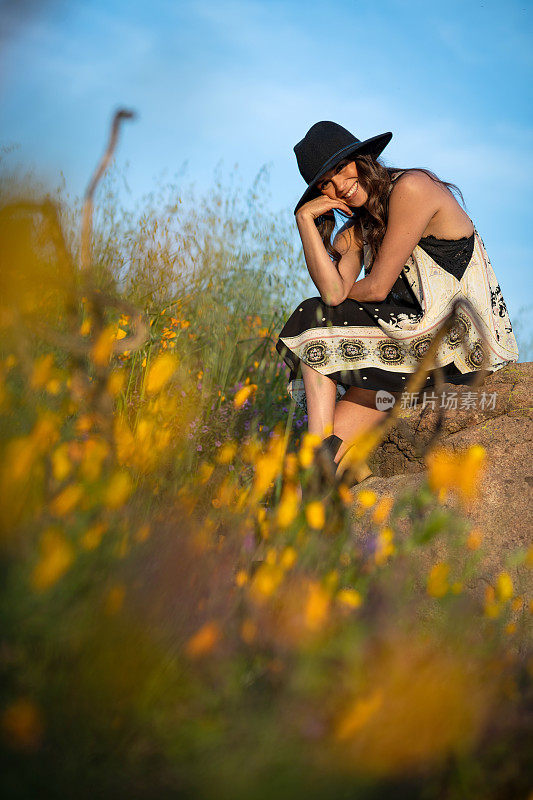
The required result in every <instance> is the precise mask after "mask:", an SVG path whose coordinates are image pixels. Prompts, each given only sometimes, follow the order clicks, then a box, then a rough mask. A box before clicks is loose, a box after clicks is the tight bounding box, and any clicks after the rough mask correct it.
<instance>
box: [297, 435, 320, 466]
mask: <svg viewBox="0 0 533 800" xmlns="http://www.w3.org/2000/svg"><path fill="white" fill-rule="evenodd" d="M320 442H321V439H320V436H319V435H318V434H316V433H305V434H304V436H303V439H302V445H301V447H300V452H299V453H298V458H299V460H300V465H301V466H302V467H303V469H307V468H308V467H310V466H311V464H312V463H313V458H314V454H315V450H316V448H317V447H318V445H319V444H320Z"/></svg>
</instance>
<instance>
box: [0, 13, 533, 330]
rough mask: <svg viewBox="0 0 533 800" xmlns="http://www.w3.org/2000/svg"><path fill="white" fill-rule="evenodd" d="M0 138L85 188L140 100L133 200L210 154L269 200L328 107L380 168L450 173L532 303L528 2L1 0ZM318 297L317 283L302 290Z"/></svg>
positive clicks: (127, 133)
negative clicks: (383, 136)
mask: <svg viewBox="0 0 533 800" xmlns="http://www.w3.org/2000/svg"><path fill="white" fill-rule="evenodd" d="M0 17H1V20H2V21H1V22H0V26H1V29H0V37H1V38H0V44H1V48H0V52H1V55H0V129H1V131H2V135H1V137H0V144H1V145H4V146H6V145H7V146H10V145H13V146H16V149H15V150H14V151H13V152H12V153H11V154H10V156H9V161H10V162H11V163H13V164H14V163H20V164H23V165H25V166H35V167H38V170H39V172H40V174H41V175H43V176H44V177H47V178H48V179H49V180H51V181H52V182H54V181H55V182H58V176H59V173H60V171H62V172H63V173H64V175H65V178H66V181H67V186H68V189H69V191H70V192H71V193H73V194H81V193H82V192H83V189H84V188H85V185H86V182H87V179H88V177H89V175H90V173H91V171H92V169H93V168H94V165H95V162H96V159H97V158H98V156H99V155H100V153H101V151H102V147H103V142H104V139H105V136H106V134H107V127H108V123H109V119H110V116H111V113H112V111H113V110H114V109H115V108H117V107H118V106H121V105H122V106H125V107H130V108H133V109H135V110H136V111H137V112H138V114H139V117H138V119H137V121H136V122H135V123H131V124H128V125H127V126H126V127H125V128H124V131H123V136H122V139H121V142H120V146H119V154H118V156H117V161H118V163H119V165H120V164H124V163H126V162H129V165H130V166H129V169H128V183H129V186H130V188H131V191H132V194H133V198H138V197H140V196H141V195H142V194H143V193H145V192H148V191H150V190H151V189H152V188H153V187H154V182H155V180H156V178H157V177H158V176H161V175H162V174H165V175H167V176H168V177H169V178H171V177H172V176H174V175H175V174H176V173H177V172H178V171H179V170H180V168H181V167H182V165H183V163H184V162H185V161H187V171H186V173H185V174H186V182H187V181H190V180H194V181H196V182H197V185H198V187H199V188H201V189H208V187H209V183H210V180H212V178H213V173H214V168H215V165H216V164H217V163H218V162H219V161H220V160H221V159H222V160H223V165H224V167H225V168H227V169H228V170H230V169H231V168H232V167H233V165H234V164H236V163H238V164H239V166H240V168H241V172H242V174H243V177H244V179H245V180H248V181H251V180H252V178H253V177H254V176H255V175H256V173H257V172H258V170H259V169H260V167H261V166H262V165H263V164H265V163H268V164H269V165H270V175H271V182H270V186H271V194H272V198H271V204H272V206H273V207H274V208H275V209H282V208H286V207H291V208H292V207H293V206H294V205H295V204H296V202H297V200H298V199H299V197H300V195H301V193H302V192H303V190H304V188H305V184H304V182H303V179H302V178H301V176H300V174H299V172H298V169H297V166H296V161H295V158H294V154H293V150H292V148H293V146H294V144H295V143H296V142H297V141H298V140H299V139H301V138H302V137H303V135H304V134H305V132H306V131H307V129H308V128H309V127H310V126H311V125H312V124H313V123H314V122H317V121H318V120H320V119H331V120H334V121H336V122H339V123H340V124H341V125H344V127H346V128H348V129H349V130H351V131H352V132H353V133H354V134H355V135H356V136H358V138H360V139H363V138H367V137H369V136H373V135H375V134H378V133H381V132H383V131H388V130H390V131H392V132H393V134H394V136H393V139H392V141H391V143H390V144H389V146H388V147H387V149H386V150H385V151H384V153H383V159H384V161H385V163H387V164H389V165H397V166H402V167H407V166H422V167H427V168H429V169H432V170H434V171H435V172H436V173H437V174H438V175H439V176H440V177H442V178H444V179H446V180H450V181H452V182H454V183H457V184H458V185H459V187H460V188H461V189H462V191H463V194H464V196H465V200H466V204H467V210H468V212H469V214H470V216H471V217H472V219H473V221H474V223H475V225H476V227H477V229H478V231H479V233H480V234H481V236H482V237H483V240H484V242H485V245H486V247H487V250H488V253H489V256H490V258H491V261H492V264H493V267H494V269H495V272H496V275H497V277H498V279H499V281H500V284H501V287H502V291H503V294H504V297H505V299H506V301H507V304H508V307H509V311H510V313H511V319H512V317H513V314H516V313H517V311H518V309H519V308H520V307H521V306H523V305H525V304H526V303H531V302H532V301H533V291H532V289H533V281H532V278H531V275H532V266H533V265H532V261H533V259H532V255H531V243H530V239H529V234H530V231H531V230H532V228H533V225H532V223H531V220H530V215H531V207H532V204H531V199H532V197H531V188H530V184H531V175H532V172H533V170H532V160H533V159H532V156H531V141H532V129H533V119H532V111H531V109H532V103H531V99H532V98H531V92H532V90H531V86H532V84H533V81H532V61H533V55H532V53H533V47H532V36H531V33H532V27H533V26H532V17H533V13H532V6H531V3H529V2H528V0H520V2H514V0H502V1H501V2H494V1H491V0H485V2H477V0H445V1H443V0H432V2H427V0H425V2H419V1H418V0H380V1H379V2H376V1H375V0H360V1H359V2H358V1H355V2H345V3H342V4H341V3H336V4H334V3H324V2H315V0H304V1H303V2H291V0H284V1H283V2H278V0H256V1H254V0H251V1H250V2H244V1H242V0H235V1H231V0H230V1H229V2H228V1H227V0H205V1H204V2H202V0H197V1H196V2H188V1H183V2H181V1H180V0H176V1H175V2H170V0H151V2H148V0H128V1H127V2H125V1H124V0H92V2H83V1H82V0H68V2H66V1H65V0H50V2H39V0H22V2H21V0H10V1H9V2H0ZM310 286H311V287H312V289H313V292H312V293H316V291H315V290H314V287H313V286H312V284H310Z"/></svg>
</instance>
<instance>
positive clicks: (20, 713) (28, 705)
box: [1, 697, 44, 750]
mask: <svg viewBox="0 0 533 800" xmlns="http://www.w3.org/2000/svg"><path fill="white" fill-rule="evenodd" d="M1 726H2V732H3V734H4V739H5V740H6V742H7V744H8V745H9V746H10V747H12V748H14V749H15V750H34V749H36V748H37V747H39V745H40V743H41V740H42V736H43V728H44V725H43V720H42V716H41V712H40V711H39V709H38V708H37V706H36V705H35V703H33V702H32V701H31V700H29V699H28V698H26V697H21V698H19V699H18V700H15V701H13V702H12V703H10V704H9V705H8V706H7V708H5V709H4V711H3V712H2V717H1Z"/></svg>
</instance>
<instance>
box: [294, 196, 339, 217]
mask: <svg viewBox="0 0 533 800" xmlns="http://www.w3.org/2000/svg"><path fill="white" fill-rule="evenodd" d="M334 208H338V209H340V210H341V211H344V212H345V213H348V214H349V216H350V217H351V216H352V214H353V211H352V209H351V208H350V206H349V205H348V204H347V203H343V202H342V200H332V199H331V197H326V195H325V194H322V195H320V196H319V197H314V198H313V199H312V200H309V201H308V202H307V203H304V205H303V206H302V207H301V208H299V209H298V211H297V213H296V220H297V221H298V219H316V218H317V217H321V216H323V215H324V214H327V213H328V211H333V209H334Z"/></svg>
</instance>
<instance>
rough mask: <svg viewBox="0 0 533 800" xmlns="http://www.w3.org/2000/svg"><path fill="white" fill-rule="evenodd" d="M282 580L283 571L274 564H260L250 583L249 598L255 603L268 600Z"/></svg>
mask: <svg viewBox="0 0 533 800" xmlns="http://www.w3.org/2000/svg"><path fill="white" fill-rule="evenodd" d="M282 579H283V570H282V568H281V567H280V566H279V565H276V564H261V566H260V567H259V569H258V570H257V571H256V573H255V574H254V576H253V578H252V580H251V581H250V590H249V591H250V596H251V598H252V600H254V601H255V602H257V603H261V602H263V601H264V600H265V599H267V598H269V597H270V596H271V595H272V594H273V593H274V592H275V591H276V589H277V588H278V586H279V585H280V583H281V581H282Z"/></svg>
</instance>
